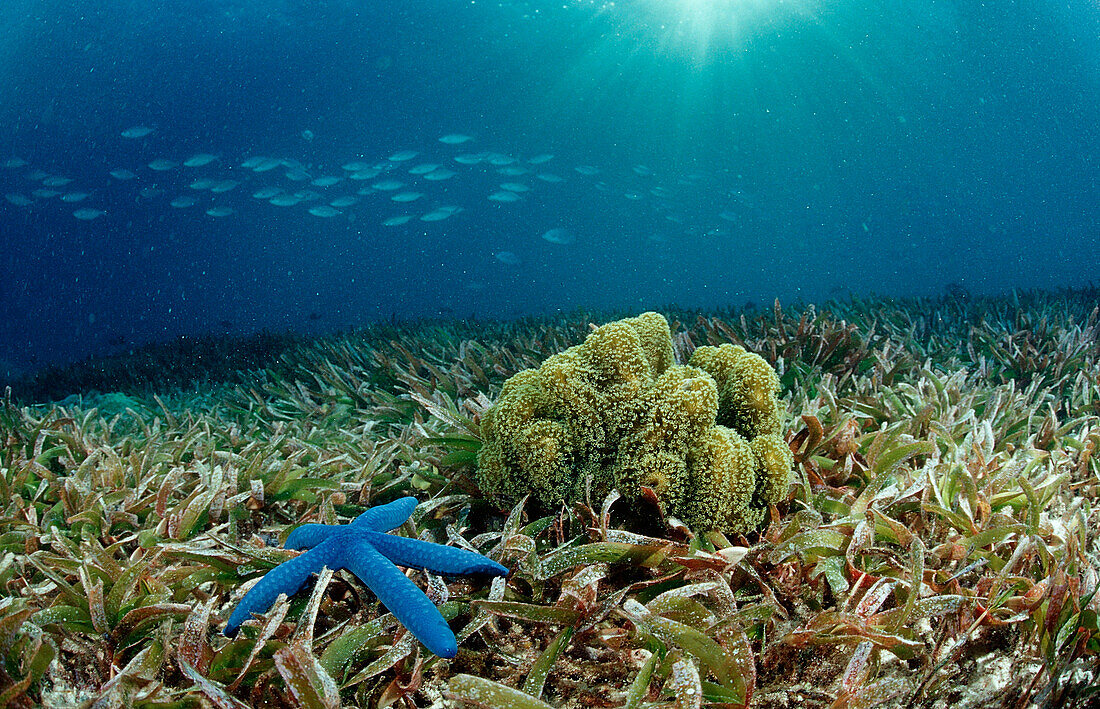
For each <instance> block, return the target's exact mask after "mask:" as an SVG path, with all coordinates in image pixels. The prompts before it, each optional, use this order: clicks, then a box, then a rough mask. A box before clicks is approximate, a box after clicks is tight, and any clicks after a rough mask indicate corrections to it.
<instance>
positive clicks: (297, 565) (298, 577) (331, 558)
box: [222, 540, 339, 637]
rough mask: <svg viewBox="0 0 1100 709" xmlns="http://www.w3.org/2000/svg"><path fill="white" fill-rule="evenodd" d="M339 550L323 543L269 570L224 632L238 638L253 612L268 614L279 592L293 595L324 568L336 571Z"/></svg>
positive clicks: (238, 607)
mask: <svg viewBox="0 0 1100 709" xmlns="http://www.w3.org/2000/svg"><path fill="white" fill-rule="evenodd" d="M333 541H337V540H333ZM338 550H339V549H338V547H337V545H336V544H333V543H332V542H331V541H330V542H329V543H322V544H319V545H318V546H316V547H314V548H313V549H311V550H309V551H307V552H306V553H304V554H301V555H299V556H296V557H294V558H293V559H291V560H289V561H284V562H283V563H281V564H279V565H278V566H276V567H275V568H274V569H272V570H271V571H268V572H267V574H265V575H264V577H263V578H261V579H260V580H259V581H257V582H256V585H255V586H253V587H252V588H250V589H249V590H248V593H246V594H244V598H242V599H241V602H240V603H238V604H237V607H236V608H235V609H234V610H233V615H231V616H229V622H228V623H226V624H225V628H224V629H223V630H222V633H223V634H225V635H227V636H229V637H232V636H233V635H236V633H237V630H238V628H240V627H241V623H243V622H244V621H246V620H248V619H249V618H250V617H252V614H253V613H263V612H265V611H266V610H267V609H268V608H270V607H271V604H272V603H274V602H275V599H276V598H278V597H279V594H280V593H285V594H286V595H288V596H292V595H294V594H295V593H296V592H297V591H298V589H300V588H301V587H302V586H303V585H304V584H305V582H306V581H307V580H308V579H309V576H310V574H315V573H317V572H319V571H320V570H321V569H322V568H323V567H325V566H328V567H329V568H330V569H331V568H336V567H335V566H334V563H335V562H336V561H337V559H336V557H337V556H338V553H337V552H338Z"/></svg>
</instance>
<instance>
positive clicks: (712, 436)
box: [478, 313, 792, 532]
mask: <svg viewBox="0 0 1100 709" xmlns="http://www.w3.org/2000/svg"><path fill="white" fill-rule="evenodd" d="M778 392H779V379H778V377H776V374H775V371H774V370H773V369H772V368H771V367H770V366H769V365H768V363H767V362H765V361H764V360H763V359H762V358H760V357H759V356H757V355H755V354H752V353H749V352H746V351H745V350H744V349H743V348H741V347H734V346H732V345H723V346H721V347H700V348H698V349H697V350H696V351H695V354H694V355H693V356H692V358H691V361H690V363H689V365H688V366H677V365H676V364H675V356H674V354H673V349H672V337H671V333H670V331H669V326H668V322H667V321H666V320H665V318H664V317H663V316H661V315H659V314H657V313H644V314H642V315H639V316H638V317H636V318H628V319H626V320H619V321H617V322H613V323H608V324H606V325H603V326H602V327H599V328H597V329H596V330H594V331H593V332H592V333H591V334H590V335H589V336H588V338H587V339H586V340H585V342H584V343H583V344H580V345H577V346H575V347H571V348H569V349H568V350H566V351H565V352H562V353H559V354H556V355H554V356H552V357H550V358H549V359H547V360H546V361H545V362H543V364H542V366H540V367H539V368H538V369H529V370H525V371H523V372H520V373H518V374H517V375H515V376H514V377H512V378H511V379H509V380H508V381H507V382H505V384H504V388H503V389H502V390H501V394H500V398H499V399H498V400H497V402H496V403H495V404H494V405H493V407H492V408H491V409H490V410H489V411H488V412H487V414H486V415H485V417H484V418H483V420H482V425H481V428H482V435H483V437H484V439H485V445H484V446H483V448H482V450H481V453H480V454H479V457H478V479H479V483H480V484H481V487H482V489H483V490H484V491H485V492H486V493H487V494H489V495H490V496H492V497H494V498H495V499H497V500H498V501H500V502H510V501H513V500H515V499H516V498H518V497H520V496H522V495H525V494H528V493H531V494H533V495H534V496H535V497H537V498H538V499H539V500H541V501H542V502H543V503H545V504H548V505H553V504H558V503H561V502H563V501H569V500H575V499H579V498H581V497H583V495H584V494H585V491H586V489H587V490H590V491H591V492H592V494H594V495H597V496H602V495H604V494H606V493H607V492H608V491H610V490H611V488H612V487H614V488H617V489H618V490H619V491H620V492H621V493H622V494H623V495H625V496H627V497H638V496H640V495H641V494H642V491H643V487H648V488H651V489H653V490H654V492H655V493H656V494H657V498H658V499H659V500H660V502H661V504H662V505H663V506H664V508H665V510H666V511H667V512H669V513H670V514H673V515H676V516H677V517H679V518H681V519H682V520H684V521H685V522H686V523H687V524H689V525H691V526H692V527H695V528H697V529H721V530H725V531H731V532H742V531H748V530H749V529H752V528H754V527H756V526H758V525H759V524H760V522H761V521H762V520H763V518H764V514H765V512H766V510H767V505H768V504H769V503H777V502H780V501H781V500H783V499H784V498H785V497H786V494H787V486H788V478H789V474H790V469H791V465H792V461H791V453H790V449H789V448H788V447H787V445H786V443H785V442H784V440H783V436H782V431H781V416H780V409H779V402H778V399H777V398H776V397H777V394H778Z"/></svg>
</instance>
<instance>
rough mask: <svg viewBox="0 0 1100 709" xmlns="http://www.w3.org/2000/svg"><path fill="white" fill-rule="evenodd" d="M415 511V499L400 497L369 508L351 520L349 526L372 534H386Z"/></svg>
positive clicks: (401, 523)
mask: <svg viewBox="0 0 1100 709" xmlns="http://www.w3.org/2000/svg"><path fill="white" fill-rule="evenodd" d="M415 509H416V498H415V497H402V498H400V499H397V500H394V501H393V502H388V503H386V504H384V505H379V506H377V507H371V508H370V509H369V510H367V511H366V512H364V513H363V514H361V515H359V516H358V517H356V518H355V519H354V520H352V523H351V524H352V525H353V526H355V527H362V528H366V529H369V530H371V531H373V532H388V531H390V530H391V529H397V528H398V527H400V526H401V525H403V524H404V523H405V520H407V519H408V518H409V517H411V516H412V513H413V510H415Z"/></svg>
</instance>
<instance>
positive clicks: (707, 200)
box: [0, 0, 1100, 379]
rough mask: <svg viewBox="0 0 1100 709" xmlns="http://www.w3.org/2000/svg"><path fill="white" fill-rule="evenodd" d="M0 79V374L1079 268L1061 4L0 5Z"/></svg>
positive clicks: (1082, 79)
mask: <svg viewBox="0 0 1100 709" xmlns="http://www.w3.org/2000/svg"><path fill="white" fill-rule="evenodd" d="M0 66H2V67H3V72H2V73H0V127H2V130H0V194H2V195H4V197H5V198H4V199H2V200H0V245H2V248H0V271H2V273H3V274H4V275H3V278H0V323H3V327H2V328H0V379H8V378H12V377H14V376H16V375H18V374H21V373H22V374H25V373H29V372H32V371H34V370H36V369H39V368H41V367H43V366H45V365H48V364H56V363H64V362H68V361H73V360H76V359H80V358H83V357H86V356H88V355H97V354H104V353H111V352H119V351H125V350H126V349H127V348H131V347H134V346H137V345H141V344H143V343H147V342H153V341H166V340H171V339H173V338H177V337H180V336H182V335H188V336H192V335H201V334H229V335H233V336H236V335H244V334H249V333H254V332H257V331H260V330H265V329H266V330H274V331H284V330H289V331H292V332H299V333H314V332H328V331H332V330H337V329H343V328H349V327H355V326H359V325H364V324H369V323H372V322H377V321H383V320H390V319H410V318H461V319H466V318H513V317H518V316H524V315H529V314H547V313H553V312H555V311H558V310H571V309H575V308H587V309H601V310H625V311H634V312H640V311H642V310H645V309H649V308H654V307H661V306H664V305H671V304H676V305H678V306H680V307H684V308H713V307H724V306H737V307H740V306H743V305H744V304H745V303H746V302H756V303H761V304H765V305H770V303H771V302H772V300H773V299H775V298H779V299H781V300H782V301H784V302H790V301H801V302H806V301H818V302H820V301H822V300H824V299H830V298H839V299H844V298H848V297H850V296H853V295H854V296H862V295H867V294H878V295H881V296H889V297H895V296H896V297H904V296H925V295H935V294H940V293H943V292H944V291H945V289H950V290H951V292H954V293H974V294H1001V293H1007V292H1010V291H1013V290H1016V289H1035V288H1039V289H1059V288H1067V287H1068V288H1079V287H1086V286H1089V285H1090V284H1093V283H1095V276H1094V274H1095V270H1096V264H1097V259H1096V248H1097V245H1098V244H1097V242H1098V238H1097V233H1098V229H1097V226H1098V223H1100V187H1098V184H1097V175H1098V165H1100V148H1098V140H1097V138H1098V133H1100V6H1098V5H1097V3H1096V2H1092V1H1088V2H1069V3H1048V2H1039V1H1038V0H1035V1H1027V0H1025V1H1021V2H1009V1H998V2H994V3H974V2H943V1H937V2H933V1H930V0H916V1H906V2H901V1H886V2H879V1H875V2H872V1H870V0H864V1H844V0H842V1H838V2H821V1H818V0H793V1H792V0H787V1H785V2H780V1H779V0H712V1H710V2H703V1H701V0H700V1H695V2H692V1H690V0H637V1H635V2H572V1H568V2H561V1H559V2H556V3H552V2H450V1H444V0H434V1H432V2H423V3H415V2H377V1H371V0H359V1H352V0H329V1H327V2H318V1H308V2H307V1H306V0H301V1H293V0H269V1H264V2H259V1H256V0H252V1H245V0H188V1H178V2H150V1H146V0H143V1H141V2H138V1H136V0H97V1H95V2H91V1H89V2H45V1H43V0H5V2H4V3H2V4H0ZM441 138H443V140H440V139H441ZM456 158H460V159H459V160H456ZM188 163H191V165H188ZM258 168H260V169H258ZM449 173H453V174H449ZM395 183H399V184H398V185H397V186H394V184H395ZM196 185H197V186H196ZM280 195H282V197H281V198H280ZM398 195H403V196H402V197H401V199H399V200H396V201H395V200H394V197H396V196H398ZM413 195H415V196H413ZM280 199H282V201H281V202H280V201H279V200H280ZM335 205H340V206H335ZM387 223H388V224H389V225H387Z"/></svg>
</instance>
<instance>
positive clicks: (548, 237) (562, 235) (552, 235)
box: [542, 227, 577, 244]
mask: <svg viewBox="0 0 1100 709" xmlns="http://www.w3.org/2000/svg"><path fill="white" fill-rule="evenodd" d="M542 239H543V241H549V242H550V243H551V244H572V243H573V242H574V241H576V240H577V237H575V236H574V235H573V232H571V231H569V230H568V229H562V228H560V227H558V228H556V229H549V230H547V231H544V232H543V233H542Z"/></svg>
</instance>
